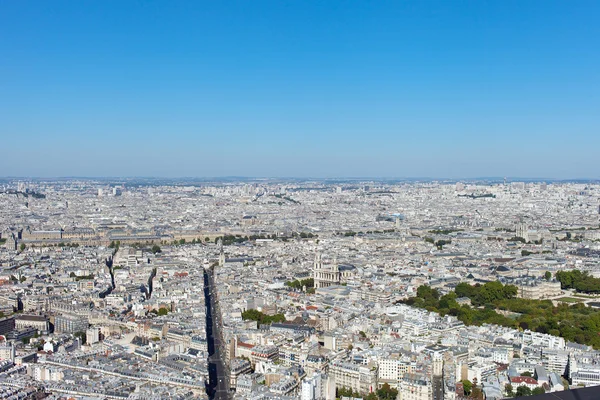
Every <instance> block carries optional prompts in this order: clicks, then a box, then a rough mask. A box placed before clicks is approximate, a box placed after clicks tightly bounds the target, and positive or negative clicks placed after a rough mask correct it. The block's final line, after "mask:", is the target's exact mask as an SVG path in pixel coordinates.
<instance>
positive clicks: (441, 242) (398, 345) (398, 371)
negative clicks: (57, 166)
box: [0, 178, 600, 400]
mask: <svg viewBox="0 0 600 400" xmlns="http://www.w3.org/2000/svg"><path fill="white" fill-rule="evenodd" d="M0 233H1V236H0V267H1V272H0V312H1V314H0V315H1V316H2V318H1V319H0V335H1V336H0V341H1V343H0V371H1V372H0V397H2V398H10V399H24V398H28V399H42V398H48V399H71V398H73V399H132V400H133V399H166V398H172V399H191V398H197V399H209V398H210V399H248V400H250V399H289V400H322V399H327V400H330V399H331V400H333V399H336V398H342V399H348V398H350V399H352V398H354V399H357V398H362V399H365V400H376V399H379V400H384V399H385V400H388V399H398V400H430V399H435V400H451V399H466V398H471V399H484V398H485V399H504V398H510V397H520V396H528V395H536V394H543V393H554V394H556V395H560V394H561V393H567V392H566V391H568V390H574V389H576V390H577V391H581V393H585V391H586V390H593V389H588V388H589V387H594V386H596V385H600V336H599V331H600V269H599V268H598V267H599V263H600V185H599V184H598V183H597V182H591V181H590V182H583V181H580V182H576V181H572V182H568V181H516V180H511V179H508V180H507V179H504V180H487V181H486V180H470V181H428V180H423V181H418V180H406V181H400V180H398V181H381V180H339V181H326V180H300V179H298V180H275V179H235V178H232V179H228V180H208V179H207V180H168V179H163V180H153V179H137V180H136V179H122V180H118V179H112V180H110V179H107V180H99V179H83V178H82V179H75V178H72V179H43V180H40V179H38V180H36V179H4V180H3V181H1V182H0ZM583 388H585V389H583ZM595 393H596V395H597V393H598V392H595ZM590 398H595V397H590Z"/></svg>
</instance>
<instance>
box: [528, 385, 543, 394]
mask: <svg viewBox="0 0 600 400" xmlns="http://www.w3.org/2000/svg"><path fill="white" fill-rule="evenodd" d="M544 393H546V391H545V390H544V388H543V387H541V386H539V387H536V388H535V389H533V390H532V391H531V394H532V395H534V396H535V395H536V394H544Z"/></svg>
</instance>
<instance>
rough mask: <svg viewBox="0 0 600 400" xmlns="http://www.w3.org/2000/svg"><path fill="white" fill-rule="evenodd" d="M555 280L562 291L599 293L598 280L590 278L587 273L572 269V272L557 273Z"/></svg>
mask: <svg viewBox="0 0 600 400" xmlns="http://www.w3.org/2000/svg"><path fill="white" fill-rule="evenodd" d="M556 279H557V280H558V281H559V282H560V286H561V288H562V289H575V290H576V291H578V292H583V293H600V279H599V278H594V277H593V276H590V274H589V273H588V272H587V271H583V272H582V271H580V270H578V269H574V270H572V271H558V272H557V273H556Z"/></svg>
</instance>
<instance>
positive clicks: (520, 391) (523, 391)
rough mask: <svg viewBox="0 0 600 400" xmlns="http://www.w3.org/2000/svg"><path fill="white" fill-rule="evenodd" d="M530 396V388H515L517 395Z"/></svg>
mask: <svg viewBox="0 0 600 400" xmlns="http://www.w3.org/2000/svg"><path fill="white" fill-rule="evenodd" d="M525 396H531V389H529V388H528V387H527V386H519V387H518V388H517V397H525Z"/></svg>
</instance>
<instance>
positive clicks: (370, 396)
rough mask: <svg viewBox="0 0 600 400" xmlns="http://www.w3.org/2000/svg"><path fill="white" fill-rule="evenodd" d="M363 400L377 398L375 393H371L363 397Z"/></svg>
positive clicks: (374, 399)
mask: <svg viewBox="0 0 600 400" xmlns="http://www.w3.org/2000/svg"><path fill="white" fill-rule="evenodd" d="M365 400H378V397H377V395H376V394H375V393H373V392H371V393H369V394H368V395H367V397H365Z"/></svg>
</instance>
